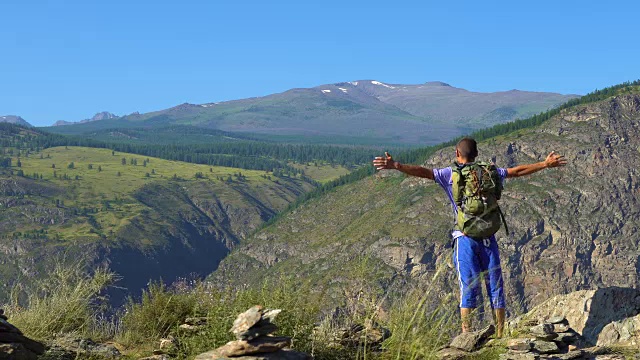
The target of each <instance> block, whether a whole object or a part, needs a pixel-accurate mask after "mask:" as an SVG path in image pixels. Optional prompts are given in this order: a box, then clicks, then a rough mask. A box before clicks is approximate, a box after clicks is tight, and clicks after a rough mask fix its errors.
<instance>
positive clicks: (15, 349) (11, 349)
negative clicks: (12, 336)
mask: <svg viewBox="0 0 640 360" xmlns="http://www.w3.org/2000/svg"><path fill="white" fill-rule="evenodd" d="M37 358H38V355H36V354H34V353H33V352H31V351H29V350H28V349H27V348H26V347H25V346H24V345H23V344H19V343H9V344H0V359H3V360H4V359H6V360H36V359H37Z"/></svg>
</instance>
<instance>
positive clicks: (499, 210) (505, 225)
mask: <svg viewBox="0 0 640 360" xmlns="http://www.w3.org/2000/svg"><path fill="white" fill-rule="evenodd" d="M498 212H499V213H500V218H501V219H502V225H504V231H506V232H507V237H508V236H509V234H510V233H509V227H508V226H507V220H505V218H504V213H502V209H500V206H498Z"/></svg>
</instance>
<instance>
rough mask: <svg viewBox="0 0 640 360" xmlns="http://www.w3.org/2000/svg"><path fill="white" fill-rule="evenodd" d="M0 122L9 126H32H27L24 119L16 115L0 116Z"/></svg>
mask: <svg viewBox="0 0 640 360" xmlns="http://www.w3.org/2000/svg"><path fill="white" fill-rule="evenodd" d="M0 122H3V123H9V124H17V125H22V126H29V127H32V126H33V125H31V124H29V123H28V122H27V121H26V120H25V119H23V118H21V117H20V116H16V115H4V116H0Z"/></svg>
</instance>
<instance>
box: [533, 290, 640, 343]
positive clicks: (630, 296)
mask: <svg viewBox="0 0 640 360" xmlns="http://www.w3.org/2000/svg"><path fill="white" fill-rule="evenodd" d="M638 314H640V290H638V289H632V288H621V287H615V286H612V287H607V288H601V289H597V290H580V291H575V292H572V293H570V294H566V295H557V296H554V297H552V298H550V299H548V300H547V301H545V302H543V303H541V304H539V305H538V306H535V307H534V308H533V309H531V311H529V313H527V315H526V318H528V319H540V318H543V319H548V318H550V317H552V316H556V315H557V316H564V317H565V318H566V320H567V321H568V324H569V325H570V326H571V328H572V329H573V330H575V331H576V332H577V333H578V334H580V335H581V336H582V337H583V338H584V339H585V340H586V341H587V342H589V343H591V344H598V337H599V335H601V333H602V331H603V330H604V328H605V327H606V326H607V325H609V324H611V323H613V322H622V321H624V320H625V319H627V318H630V317H635V316H636V315H638ZM612 327H614V326H612ZM607 333H608V332H607ZM603 336H606V339H605V338H604V337H603V340H602V341H601V342H600V343H599V344H600V345H603V344H604V343H605V342H606V343H611V342H615V341H619V340H615V336H610V335H603ZM610 345H614V344H613V343H611V344H610Z"/></svg>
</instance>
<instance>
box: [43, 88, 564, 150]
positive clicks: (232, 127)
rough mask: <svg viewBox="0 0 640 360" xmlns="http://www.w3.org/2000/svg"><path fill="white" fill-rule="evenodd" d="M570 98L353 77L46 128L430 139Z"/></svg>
mask: <svg viewBox="0 0 640 360" xmlns="http://www.w3.org/2000/svg"><path fill="white" fill-rule="evenodd" d="M445 85H446V86H445ZM573 98H575V96H574V95H561V94H555V93H541V92H526V91H517V92H513V91H506V92H494V93H480V92H472V91H468V90H465V89H460V88H456V87H453V86H451V85H448V84H445V83H442V82H427V83H426V84H415V85H403V84H387V83H384V82H381V81H378V80H358V81H350V82H339V83H333V84H325V85H319V86H315V87H311V88H294V89H289V90H286V91H283V92H280V93H275V94H270V95H266V96H262V97H253V98H247V99H237V100H230V101H224V102H209V103H203V104H190V103H183V104H179V105H176V106H173V107H170V108H167V109H161V110H157V111H152V112H148V113H144V114H135V113H134V114H129V115H125V116H122V117H119V118H114V119H109V120H108V121H100V122H91V123H83V124H75V125H74V126H73V127H65V128H58V127H52V128H49V130H50V131H53V132H59V133H67V134H76V135H80V134H83V135H84V134H88V133H91V132H92V131H97V130H104V129H106V128H115V127H141V126H146V127H161V126H171V125H190V126H196V127H205V128H212V129H217V130H223V131H232V132H248V133H254V134H263V135H266V136H328V137H332V136H333V137H336V136H346V137H367V138H369V139H371V142H372V143H375V144H380V143H385V144H400V143H406V144H413V145H416V144H422V145H429V144H436V143H439V142H441V141H442V139H449V138H452V137H455V136H459V135H461V134H464V133H467V132H469V131H471V130H474V129H479V128H483V127H486V126H490V125H493V124H496V123H502V122H505V121H510V120H513V119H515V118H525V117H528V116H531V115H533V114H536V113H539V112H542V111H545V110H548V109H550V108H553V107H556V106H558V105H560V104H562V103H564V102H565V101H567V100H570V99H573Z"/></svg>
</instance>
